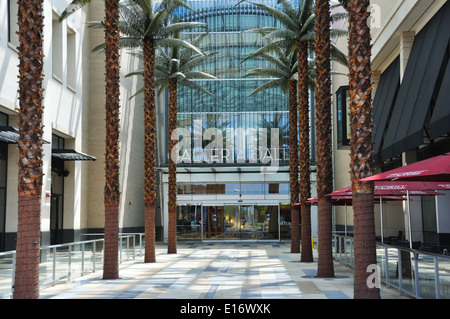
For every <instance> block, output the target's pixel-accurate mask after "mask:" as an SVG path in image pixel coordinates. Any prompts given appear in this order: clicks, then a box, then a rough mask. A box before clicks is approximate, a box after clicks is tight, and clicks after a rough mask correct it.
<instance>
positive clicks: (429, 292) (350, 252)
mask: <svg viewBox="0 0 450 319" xmlns="http://www.w3.org/2000/svg"><path fill="white" fill-rule="evenodd" d="M376 251H377V265H378V267H379V270H380V277H381V281H382V282H383V283H384V284H385V285H386V287H388V288H389V287H393V288H396V289H398V290H399V292H400V294H407V295H410V296H412V297H414V298H417V299H422V298H423V299H450V256H446V255H440V254H433V253H428V252H424V251H421V250H416V249H409V248H406V247H400V246H394V245H386V244H382V243H377V248H376ZM333 256H334V259H335V260H336V261H339V262H340V263H342V264H344V265H346V266H349V267H350V268H353V266H354V246H353V237H346V236H341V235H333Z"/></svg>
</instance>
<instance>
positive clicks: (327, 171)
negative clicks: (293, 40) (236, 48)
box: [315, 0, 334, 278]
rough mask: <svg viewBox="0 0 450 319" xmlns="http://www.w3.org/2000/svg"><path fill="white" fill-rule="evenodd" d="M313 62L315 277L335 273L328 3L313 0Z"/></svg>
mask: <svg viewBox="0 0 450 319" xmlns="http://www.w3.org/2000/svg"><path fill="white" fill-rule="evenodd" d="M315 32H316V39H315V65H316V72H317V75H316V134H317V135H316V149H317V156H316V162H317V164H316V167H317V197H318V211H319V248H318V253H319V256H318V267H317V276H318V277H322V278H325V277H334V265H333V256H332V238H331V232H332V217H331V215H332V206H331V198H330V197H327V196H325V195H327V194H329V193H331V192H332V190H333V180H332V178H333V175H332V174H333V171H332V144H331V81H330V74H331V72H330V4H329V1H328V0H316V25H315Z"/></svg>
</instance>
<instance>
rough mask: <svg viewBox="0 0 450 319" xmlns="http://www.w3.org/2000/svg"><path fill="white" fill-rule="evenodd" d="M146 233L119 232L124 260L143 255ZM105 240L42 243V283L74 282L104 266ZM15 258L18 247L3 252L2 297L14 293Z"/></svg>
mask: <svg viewBox="0 0 450 319" xmlns="http://www.w3.org/2000/svg"><path fill="white" fill-rule="evenodd" d="M143 237H144V234H143V233H127V234H119V243H118V244H119V247H118V248H119V262H120V263H122V262H123V261H126V260H130V259H135V258H136V256H141V255H142V249H143V247H142V246H143V244H144V241H143ZM136 239H138V240H136ZM103 243H104V239H103V238H99V239H91V240H85V241H77V242H71V243H66V244H57V245H47V246H42V247H40V250H41V257H40V264H39V273H40V274H39V275H40V284H39V285H40V287H46V286H50V285H55V284H56V283H57V282H61V281H67V282H70V281H71V280H72V279H73V278H75V277H78V276H83V275H85V274H87V273H89V272H95V271H96V270H98V269H101V268H103V249H104V244H103ZM15 262H16V251H15V250H12V251H7V252H1V253H0V297H1V298H11V297H12V294H13V289H14V274H15ZM8 278H9V279H8Z"/></svg>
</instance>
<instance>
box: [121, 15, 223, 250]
mask: <svg viewBox="0 0 450 319" xmlns="http://www.w3.org/2000/svg"><path fill="white" fill-rule="evenodd" d="M174 22H176V20H175V19H174ZM206 35H207V34H206V33H205V34H202V35H200V36H197V37H196V38H195V39H194V40H193V41H192V42H191V44H192V45H194V46H195V47H197V46H198V45H199V44H200V43H201V41H202V39H203V38H204V37H205V36H206ZM174 38H175V39H179V35H178V32H176V33H175V34H174ZM165 49H167V51H168V52H166V50H165ZM211 55H212V54H202V53H198V52H197V51H194V50H192V49H190V48H180V46H179V45H175V46H171V47H168V48H161V49H159V50H158V54H157V56H156V60H155V78H156V81H155V87H157V88H159V89H158V95H159V94H161V93H162V92H163V91H164V90H165V89H167V88H168V89H169V154H170V155H171V156H169V159H168V160H169V196H168V206H169V233H168V248H167V251H168V253H169V254H174V253H176V252H177V242H176V232H177V229H176V213H177V156H178V154H176V153H175V150H176V149H175V146H176V140H177V139H178V137H177V136H175V135H173V134H175V133H176V128H177V87H178V85H183V86H186V87H189V88H192V89H195V90H198V91H201V92H203V93H205V94H208V95H211V96H213V94H212V93H211V92H209V91H208V90H206V89H205V88H203V87H202V86H200V85H199V84H197V83H196V82H194V80H201V79H216V77H214V76H212V75H210V74H208V73H205V72H202V71H199V70H196V68H197V67H198V66H200V65H202V64H203V63H204V62H205V60H206V59H207V58H208V57H210V56H211ZM141 56H142V54H141ZM144 73H145V70H143V69H141V70H138V71H136V72H132V73H130V74H128V75H127V76H132V75H141V76H143V75H144ZM141 92H142V90H140V91H138V93H141Z"/></svg>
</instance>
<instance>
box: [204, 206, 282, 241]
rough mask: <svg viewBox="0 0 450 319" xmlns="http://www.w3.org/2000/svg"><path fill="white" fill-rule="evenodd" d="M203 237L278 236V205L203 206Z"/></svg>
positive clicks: (243, 237) (244, 237)
mask: <svg viewBox="0 0 450 319" xmlns="http://www.w3.org/2000/svg"><path fill="white" fill-rule="evenodd" d="M204 212H205V214H204V215H203V217H204V219H203V221H204V228H203V240H225V241H226V240H242V241H245V240H250V241H254V240H278V239H279V233H280V232H279V227H278V224H279V223H278V212H279V210H278V206H276V205H225V206H224V207H221V206H204Z"/></svg>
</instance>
